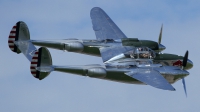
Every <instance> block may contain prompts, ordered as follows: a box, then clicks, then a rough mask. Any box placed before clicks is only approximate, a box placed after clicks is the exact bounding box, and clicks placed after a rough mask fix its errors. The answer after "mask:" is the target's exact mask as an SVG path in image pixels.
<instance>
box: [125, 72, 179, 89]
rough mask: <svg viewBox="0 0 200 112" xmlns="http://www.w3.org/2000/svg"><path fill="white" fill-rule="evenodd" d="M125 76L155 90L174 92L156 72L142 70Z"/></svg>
mask: <svg viewBox="0 0 200 112" xmlns="http://www.w3.org/2000/svg"><path fill="white" fill-rule="evenodd" d="M125 74H126V75H128V76H130V77H132V78H134V79H137V80H139V81H141V82H143V83H145V84H147V85H150V86H153V87H155V88H159V89H164V90H171V91H175V89H174V87H173V86H172V85H171V84H169V82H167V80H166V79H165V78H164V77H163V76H162V75H161V74H160V73H159V72H157V71H152V70H146V71H145V69H144V70H143V71H142V72H138V73H133V72H128V73H125Z"/></svg>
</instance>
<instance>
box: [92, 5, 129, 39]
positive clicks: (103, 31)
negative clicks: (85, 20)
mask: <svg viewBox="0 0 200 112" xmlns="http://www.w3.org/2000/svg"><path fill="white" fill-rule="evenodd" d="M90 17H91V19H92V25H93V30H94V31H95V35H96V38H97V39H98V40H105V39H121V38H127V37H126V35H125V34H124V33H123V32H122V31H121V30H120V29H119V28H118V26H117V25H116V24H115V23H114V22H113V21H112V19H111V18H110V17H109V16H108V15H107V14H106V13H105V12H104V11H103V10H102V9H101V8H99V7H94V8H92V9H91V12H90Z"/></svg>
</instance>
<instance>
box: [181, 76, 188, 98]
mask: <svg viewBox="0 0 200 112" xmlns="http://www.w3.org/2000/svg"><path fill="white" fill-rule="evenodd" d="M182 83H183V88H184V91H185V95H186V97H187V91H186V84H185V79H184V78H182Z"/></svg>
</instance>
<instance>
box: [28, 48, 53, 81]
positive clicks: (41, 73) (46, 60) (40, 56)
mask: <svg viewBox="0 0 200 112" xmlns="http://www.w3.org/2000/svg"><path fill="white" fill-rule="evenodd" d="M30 69H31V74H32V75H33V76H34V77H35V78H37V79H39V80H42V79H44V78H45V77H47V76H48V75H49V74H50V72H51V71H53V66H52V58H51V54H50V52H49V51H48V49H47V48H45V47H41V48H39V49H38V51H36V52H35V54H34V56H33V58H32V60H31V65H30Z"/></svg>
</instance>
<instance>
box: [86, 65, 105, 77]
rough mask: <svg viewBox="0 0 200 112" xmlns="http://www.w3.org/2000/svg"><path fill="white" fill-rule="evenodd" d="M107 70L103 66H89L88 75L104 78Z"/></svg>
mask: <svg viewBox="0 0 200 112" xmlns="http://www.w3.org/2000/svg"><path fill="white" fill-rule="evenodd" d="M106 74H107V72H106V70H105V69H104V68H101V67H96V68H89V69H88V70H87V76H89V77H95V78H104V77H106Z"/></svg>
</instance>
